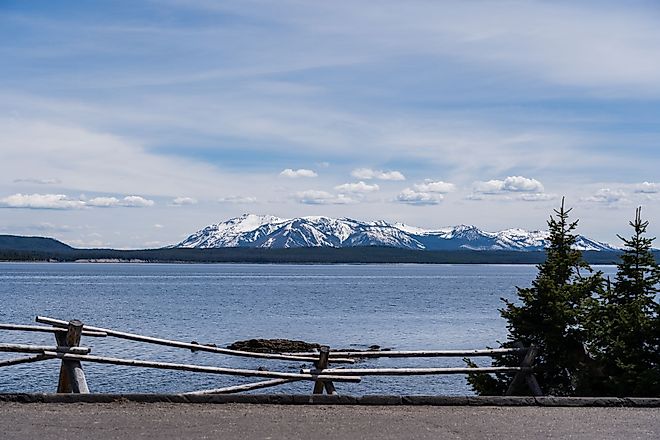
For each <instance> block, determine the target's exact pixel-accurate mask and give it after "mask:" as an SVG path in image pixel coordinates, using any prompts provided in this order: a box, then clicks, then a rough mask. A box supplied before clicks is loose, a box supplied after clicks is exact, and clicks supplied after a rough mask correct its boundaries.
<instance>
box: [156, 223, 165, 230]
mask: <svg viewBox="0 0 660 440" xmlns="http://www.w3.org/2000/svg"><path fill="white" fill-rule="evenodd" d="M164 227H165V226H163V225H161V224H160V223H156V224H154V228H156V229H163V228H164Z"/></svg>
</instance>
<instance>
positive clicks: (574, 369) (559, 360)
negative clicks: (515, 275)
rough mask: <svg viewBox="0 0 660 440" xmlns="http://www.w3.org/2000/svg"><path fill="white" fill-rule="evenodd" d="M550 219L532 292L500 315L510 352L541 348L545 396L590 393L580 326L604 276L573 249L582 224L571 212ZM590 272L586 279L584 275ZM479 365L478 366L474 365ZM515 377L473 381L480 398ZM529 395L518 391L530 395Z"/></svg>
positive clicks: (510, 361)
mask: <svg viewBox="0 0 660 440" xmlns="http://www.w3.org/2000/svg"><path fill="white" fill-rule="evenodd" d="M554 212H555V215H554V216H551V217H550V219H549V220H548V228H549V237H548V241H549V246H548V248H547V255H546V260H545V262H544V263H542V264H540V265H539V266H537V267H538V270H539V272H538V275H537V277H536V279H535V280H534V281H533V282H532V286H531V287H529V288H517V290H518V301H517V302H516V303H514V302H510V301H507V300H504V299H503V301H504V302H505V307H504V308H503V309H502V310H500V313H501V315H502V317H503V318H504V319H506V320H507V329H508V331H509V334H508V337H507V339H508V341H507V342H506V343H504V344H502V345H503V346H504V347H512V346H514V344H515V343H516V342H517V343H522V344H523V345H524V346H530V345H532V344H533V345H535V346H536V347H538V349H539V354H538V356H537V358H536V361H535V375H536V377H537V379H538V382H539V384H540V386H541V389H542V390H543V392H544V393H545V394H552V395H576V394H586V393H588V392H589V391H588V390H586V389H583V388H584V387H585V385H584V384H585V380H584V377H585V376H587V375H586V374H585V370H586V369H587V366H588V365H589V364H590V363H591V360H590V359H589V357H588V356H587V354H586V352H585V349H584V342H585V339H584V336H585V334H584V329H583V328H582V326H581V325H580V316H581V315H582V310H583V307H584V305H585V303H586V301H588V300H589V299H590V298H591V297H592V295H593V294H594V293H595V292H596V291H597V290H598V289H599V287H600V286H601V284H602V276H601V273H600V272H597V273H593V272H592V270H591V268H590V267H589V265H588V264H587V263H586V262H585V261H584V260H583V259H582V253H581V252H580V251H579V250H576V249H574V248H573V245H574V244H575V242H576V239H577V236H576V235H574V234H573V231H574V230H575V228H576V227H577V224H578V222H577V221H574V222H571V221H569V214H570V212H571V209H565V208H564V199H562V203H561V207H560V208H559V209H558V210H554ZM583 273H584V274H583ZM517 362H519V361H518V359H517V357H515V356H506V357H503V358H499V359H495V360H494V361H493V364H494V365H496V366H501V365H515V364H516V363H517ZM472 365H473V364H472ZM511 380H512V375H511V374H498V375H495V376H494V377H493V376H488V375H478V374H473V375H470V376H469V377H468V382H469V383H470V384H471V385H472V387H473V389H474V390H475V391H476V392H477V393H478V394H503V393H504V391H505V390H506V389H507V387H508V385H509V383H510V382H511ZM524 391H525V390H518V392H524Z"/></svg>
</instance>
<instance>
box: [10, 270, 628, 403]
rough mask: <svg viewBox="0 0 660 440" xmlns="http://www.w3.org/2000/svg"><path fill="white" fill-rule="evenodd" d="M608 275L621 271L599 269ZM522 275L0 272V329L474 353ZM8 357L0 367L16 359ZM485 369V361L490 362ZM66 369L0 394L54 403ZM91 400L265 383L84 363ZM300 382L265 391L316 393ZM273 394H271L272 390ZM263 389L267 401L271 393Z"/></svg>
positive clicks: (220, 359)
mask: <svg viewBox="0 0 660 440" xmlns="http://www.w3.org/2000/svg"><path fill="white" fill-rule="evenodd" d="M599 269H600V270H604V271H605V272H606V273H612V272H613V271H614V269H615V268H614V267H609V266H608V267H599ZM535 275H536V268H535V267H534V266H527V265H510V266H507V265H408V264H406V265H403V264H402V265H242V264H212V265H197V264H190V265H186V264H179V265H175V264H171V265H170V264H100V263H91V264H82V263H71V264H65V263H55V264H45V263H44V264H39V263H38V264H31V263H25V264H23V263H0V322H3V323H17V324H30V323H34V317H35V316H36V315H45V316H50V317H55V318H59V319H64V320H70V319H74V318H75V319H80V320H82V321H83V322H85V323H87V324H89V325H93V326H99V327H108V328H112V329H115V330H122V331H129V332H136V333H140V334H144V335H150V336H159V337H163V338H169V339H177V340H182V341H186V342H189V341H192V340H196V341H199V342H200V343H215V344H217V345H218V346H224V345H227V344H229V343H231V342H233V341H237V340H243V339H250V338H289V339H300V340H305V341H309V342H319V343H323V344H327V345H330V346H331V347H333V348H366V347H368V346H370V345H372V344H378V345H380V346H382V347H388V348H393V349H398V350H408V349H410V350H414V349H467V348H485V347H487V346H490V347H493V346H496V345H497V341H498V340H504V338H505V336H506V328H505V322H504V321H503V320H502V319H501V318H500V316H499V313H498V308H500V307H501V306H502V302H501V300H500V298H501V297H504V298H508V299H511V300H513V299H514V298H515V286H521V287H525V286H529V284H530V282H531V281H532V279H533V278H534V277H535ZM0 342H14V343H19V342H21V343H39V344H47V345H52V344H53V342H54V338H53V336H52V335H51V334H41V333H27V332H15V331H11V332H10V331H4V330H0ZM82 345H85V346H89V347H91V348H92V354H96V355H105V356H116V357H127V358H136V359H145V360H160V361H169V362H180V363H196V364H202V365H213V366H226V367H235V368H257V367H261V366H263V367H266V368H268V369H269V370H280V371H291V372H297V371H298V370H299V368H300V367H301V364H299V363H297V362H284V361H276V362H275V361H264V360H259V359H245V358H235V357H230V356H224V355H217V354H212V353H201V352H196V353H192V352H190V351H188V350H182V349H174V348H167V347H161V346H154V345H150V344H143V343H136V342H130V341H125V340H120V339H116V338H89V337H88V338H86V337H83V342H82ZM16 356H17V355H16V354H9V353H0V359H7V358H10V357H16ZM482 362H483V361H482ZM58 365H59V361H57V360H50V361H44V362H39V363H34V364H27V365H18V366H11V367H5V368H2V369H0V392H10V391H11V392H52V391H53V390H54V388H56V384H57V373H58V369H59V367H58ZM394 366H410V367H412V366H424V367H429V366H463V362H462V361H461V359H398V360H393V359H378V360H368V361H364V362H360V363H359V364H358V367H365V368H369V367H394ZM84 368H85V372H86V375H87V381H88V383H89V386H90V389H91V391H92V392H149V393H157V392H185V391H193V390H197V389H207V388H218V387H222V386H227V385H234V384H239V383H246V382H250V381H255V380H258V379H255V378H252V379H249V378H241V377H232V376H216V375H209V374H199V373H186V372H173V371H167V370H156V369H146V368H128V367H119V366H113V365H101V364H92V363H85V364H84ZM311 386H312V385H311V383H309V382H299V383H294V384H288V385H285V386H280V387H277V388H271V389H268V390H265V392H293V393H309V392H310V389H311ZM336 387H337V390H338V392H339V393H344V394H354V395H360V394H444V395H464V394H470V393H471V392H470V389H469V387H468V385H467V383H466V381H465V377H464V376H426V377H423V376H421V377H409V378H405V377H398V378H393V377H365V378H363V381H362V382H361V383H359V384H345V383H337V384H336ZM271 390H272V391H271ZM263 391H264V390H260V392H263Z"/></svg>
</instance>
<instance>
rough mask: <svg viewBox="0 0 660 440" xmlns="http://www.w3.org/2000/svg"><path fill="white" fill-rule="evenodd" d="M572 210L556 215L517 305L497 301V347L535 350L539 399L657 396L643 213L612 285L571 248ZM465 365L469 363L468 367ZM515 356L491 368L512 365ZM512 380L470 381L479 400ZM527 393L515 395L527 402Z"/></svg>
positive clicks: (655, 290)
mask: <svg viewBox="0 0 660 440" xmlns="http://www.w3.org/2000/svg"><path fill="white" fill-rule="evenodd" d="M570 212H571V209H565V207H564V200H563V199H562V203H561V207H560V208H559V209H556V210H554V215H553V216H551V217H550V219H549V221H548V227H549V230H550V238H549V242H550V245H549V247H548V249H547V254H546V255H547V257H546V260H545V261H544V262H543V263H541V264H539V265H538V266H537V267H538V274H537V276H536V279H535V280H534V281H533V282H532V285H531V287H526V288H517V301H507V300H505V299H502V301H503V302H504V307H503V308H502V309H501V310H500V314H501V315H502V317H503V318H504V319H505V320H506V321H507V330H508V336H507V341H506V342H504V343H502V344H501V345H502V346H503V347H514V346H515V345H516V344H520V343H522V344H523V345H525V346H530V345H535V346H536V347H537V348H538V351H539V354H538V356H537V358H536V362H535V367H534V374H535V375H536V378H537V380H538V382H539V384H540V386H541V388H542V390H543V392H544V393H545V394H550V395H557V396H645V397H658V396H660V318H659V317H658V312H659V311H660V305H659V304H658V300H657V299H658V296H659V292H660V289H659V287H660V267H659V266H658V263H657V261H656V260H655V258H654V256H653V252H652V244H653V240H654V238H649V237H647V236H646V231H647V227H648V224H649V222H648V221H645V220H643V219H642V215H641V208H638V209H637V210H636V212H635V217H634V219H633V220H632V221H631V222H630V226H631V227H632V234H631V236H630V237H629V238H624V237H621V236H618V237H619V238H620V239H621V240H622V242H623V249H622V253H621V254H620V260H619V262H618V264H617V272H616V275H615V277H614V279H613V280H611V279H610V278H609V277H605V276H604V275H603V273H602V272H601V271H594V270H593V269H592V268H591V267H590V265H589V264H588V263H587V262H586V261H585V260H584V258H583V256H582V253H581V252H580V251H578V250H576V249H574V248H573V245H574V244H575V240H576V235H575V234H574V233H573V231H574V230H575V229H576V227H577V225H578V221H577V220H576V221H571V220H569V215H570ZM466 362H468V364H471V365H472V366H474V364H473V363H471V362H470V361H468V360H466ZM516 362H517V359H516V357H515V356H507V357H503V358H499V359H496V360H494V361H493V364H494V365H495V366H503V365H512V363H513V364H515V363H516ZM511 380H512V376H511V375H510V374H497V375H494V376H490V375H484V374H471V375H469V377H468V382H469V383H470V385H471V386H472V388H473V389H474V391H475V392H477V393H478V394H481V395H501V394H504V392H505V390H506V389H507V387H508V385H509V383H511ZM526 392H527V390H525V389H520V390H517V393H519V394H526Z"/></svg>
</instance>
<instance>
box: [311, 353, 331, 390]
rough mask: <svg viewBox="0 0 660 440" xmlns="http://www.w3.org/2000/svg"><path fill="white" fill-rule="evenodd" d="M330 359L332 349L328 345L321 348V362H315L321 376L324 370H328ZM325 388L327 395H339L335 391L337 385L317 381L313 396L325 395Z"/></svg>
mask: <svg viewBox="0 0 660 440" xmlns="http://www.w3.org/2000/svg"><path fill="white" fill-rule="evenodd" d="M329 358H330V347H328V346H327V345H323V346H321V348H319V360H318V361H316V362H314V366H315V367H316V370H317V372H318V373H319V374H321V373H322V372H323V370H324V369H326V368H328V360H329ZM324 388H325V391H326V393H328V394H330V395H332V394H337V391H336V390H335V385H334V384H333V383H332V382H331V381H322V380H317V381H316V382H314V390H313V391H312V393H313V394H323V389H324Z"/></svg>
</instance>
